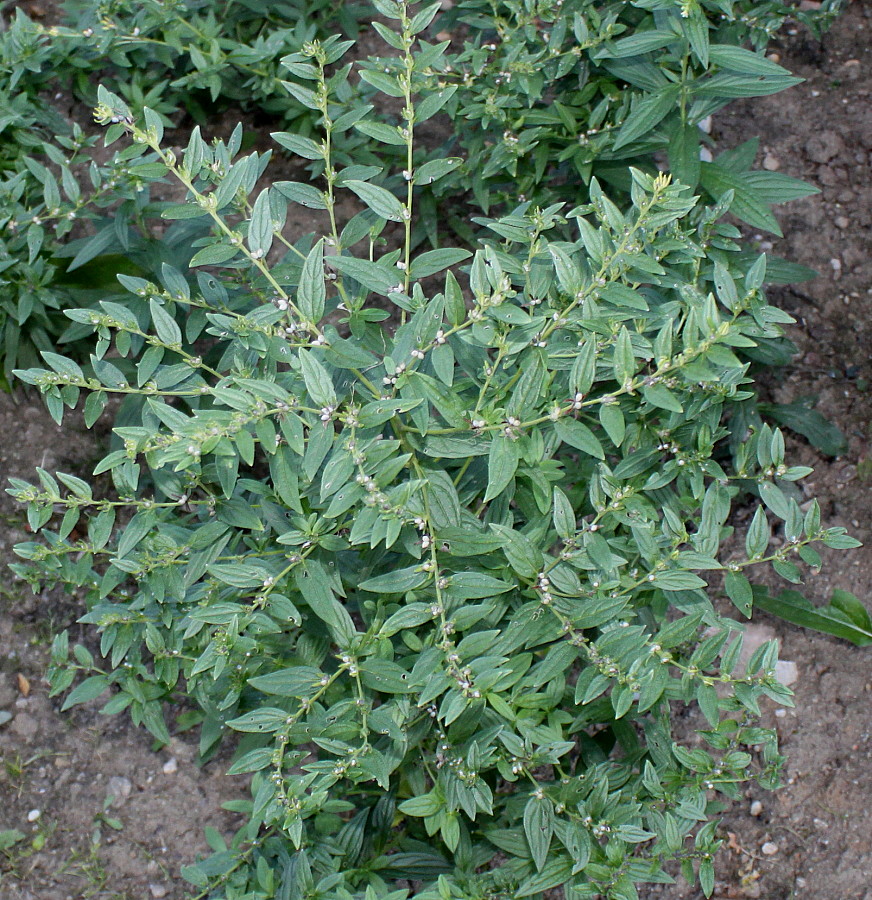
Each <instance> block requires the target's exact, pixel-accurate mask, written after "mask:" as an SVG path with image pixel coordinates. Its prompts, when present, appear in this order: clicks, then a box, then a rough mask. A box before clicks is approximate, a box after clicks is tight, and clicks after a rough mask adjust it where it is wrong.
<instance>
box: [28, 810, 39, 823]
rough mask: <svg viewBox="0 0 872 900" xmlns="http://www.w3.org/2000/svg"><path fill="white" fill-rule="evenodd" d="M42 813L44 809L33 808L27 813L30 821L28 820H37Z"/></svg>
mask: <svg viewBox="0 0 872 900" xmlns="http://www.w3.org/2000/svg"><path fill="white" fill-rule="evenodd" d="M41 815H42V810H41V809H32V810H31V811H30V812H29V813H28V814H27V821H28V822H35V821H36V820H37V819H38V818H39V817H40V816H41Z"/></svg>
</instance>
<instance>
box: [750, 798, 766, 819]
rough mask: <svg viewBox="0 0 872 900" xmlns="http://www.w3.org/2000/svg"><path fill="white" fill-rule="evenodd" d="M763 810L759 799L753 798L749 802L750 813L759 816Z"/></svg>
mask: <svg viewBox="0 0 872 900" xmlns="http://www.w3.org/2000/svg"><path fill="white" fill-rule="evenodd" d="M762 812H763V804H762V803H761V802H760V801H759V800H755V801H754V802H753V803H752V804H751V815H752V816H759V815H760V814H761V813H762Z"/></svg>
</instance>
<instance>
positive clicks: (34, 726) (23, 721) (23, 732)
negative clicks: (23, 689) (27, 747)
mask: <svg viewBox="0 0 872 900" xmlns="http://www.w3.org/2000/svg"><path fill="white" fill-rule="evenodd" d="M9 730H10V731H11V732H12V733H13V734H17V735H18V736H19V737H20V738H23V739H24V740H25V741H29V740H31V739H32V738H34V737H36V734H37V732H38V731H39V722H37V720H36V719H34V718H33V716H29V715H28V714H27V713H18V715H17V716H16V717H15V718H14V719H13V720H12V722H11V723H10V725H9Z"/></svg>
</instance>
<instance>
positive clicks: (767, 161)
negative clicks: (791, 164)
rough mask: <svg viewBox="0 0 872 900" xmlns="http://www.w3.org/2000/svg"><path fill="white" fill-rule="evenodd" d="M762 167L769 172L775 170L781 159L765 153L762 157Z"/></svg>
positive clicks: (778, 166)
mask: <svg viewBox="0 0 872 900" xmlns="http://www.w3.org/2000/svg"><path fill="white" fill-rule="evenodd" d="M763 168H764V169H767V170H768V171H770V172H777V171H778V170H779V169H780V168H781V160H780V159H779V158H778V157H777V156H773V155H772V154H771V153H767V154H766V156H764V157H763Z"/></svg>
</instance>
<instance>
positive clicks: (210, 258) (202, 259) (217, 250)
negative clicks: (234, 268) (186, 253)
mask: <svg viewBox="0 0 872 900" xmlns="http://www.w3.org/2000/svg"><path fill="white" fill-rule="evenodd" d="M237 253H239V249H238V248H237V247H234V246H233V245H232V244H223V243H218V244H210V245H209V246H208V247H204V248H203V249H202V250H198V251H197V252H196V253H195V254H194V255H193V256H192V257H191V261H190V262H189V263H188V265H189V266H190V267H191V268H192V269H195V268H196V267H197V266H219V265H221V263H225V262H227V261H228V260H229V259H233V257H234V256H236V254H237Z"/></svg>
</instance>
